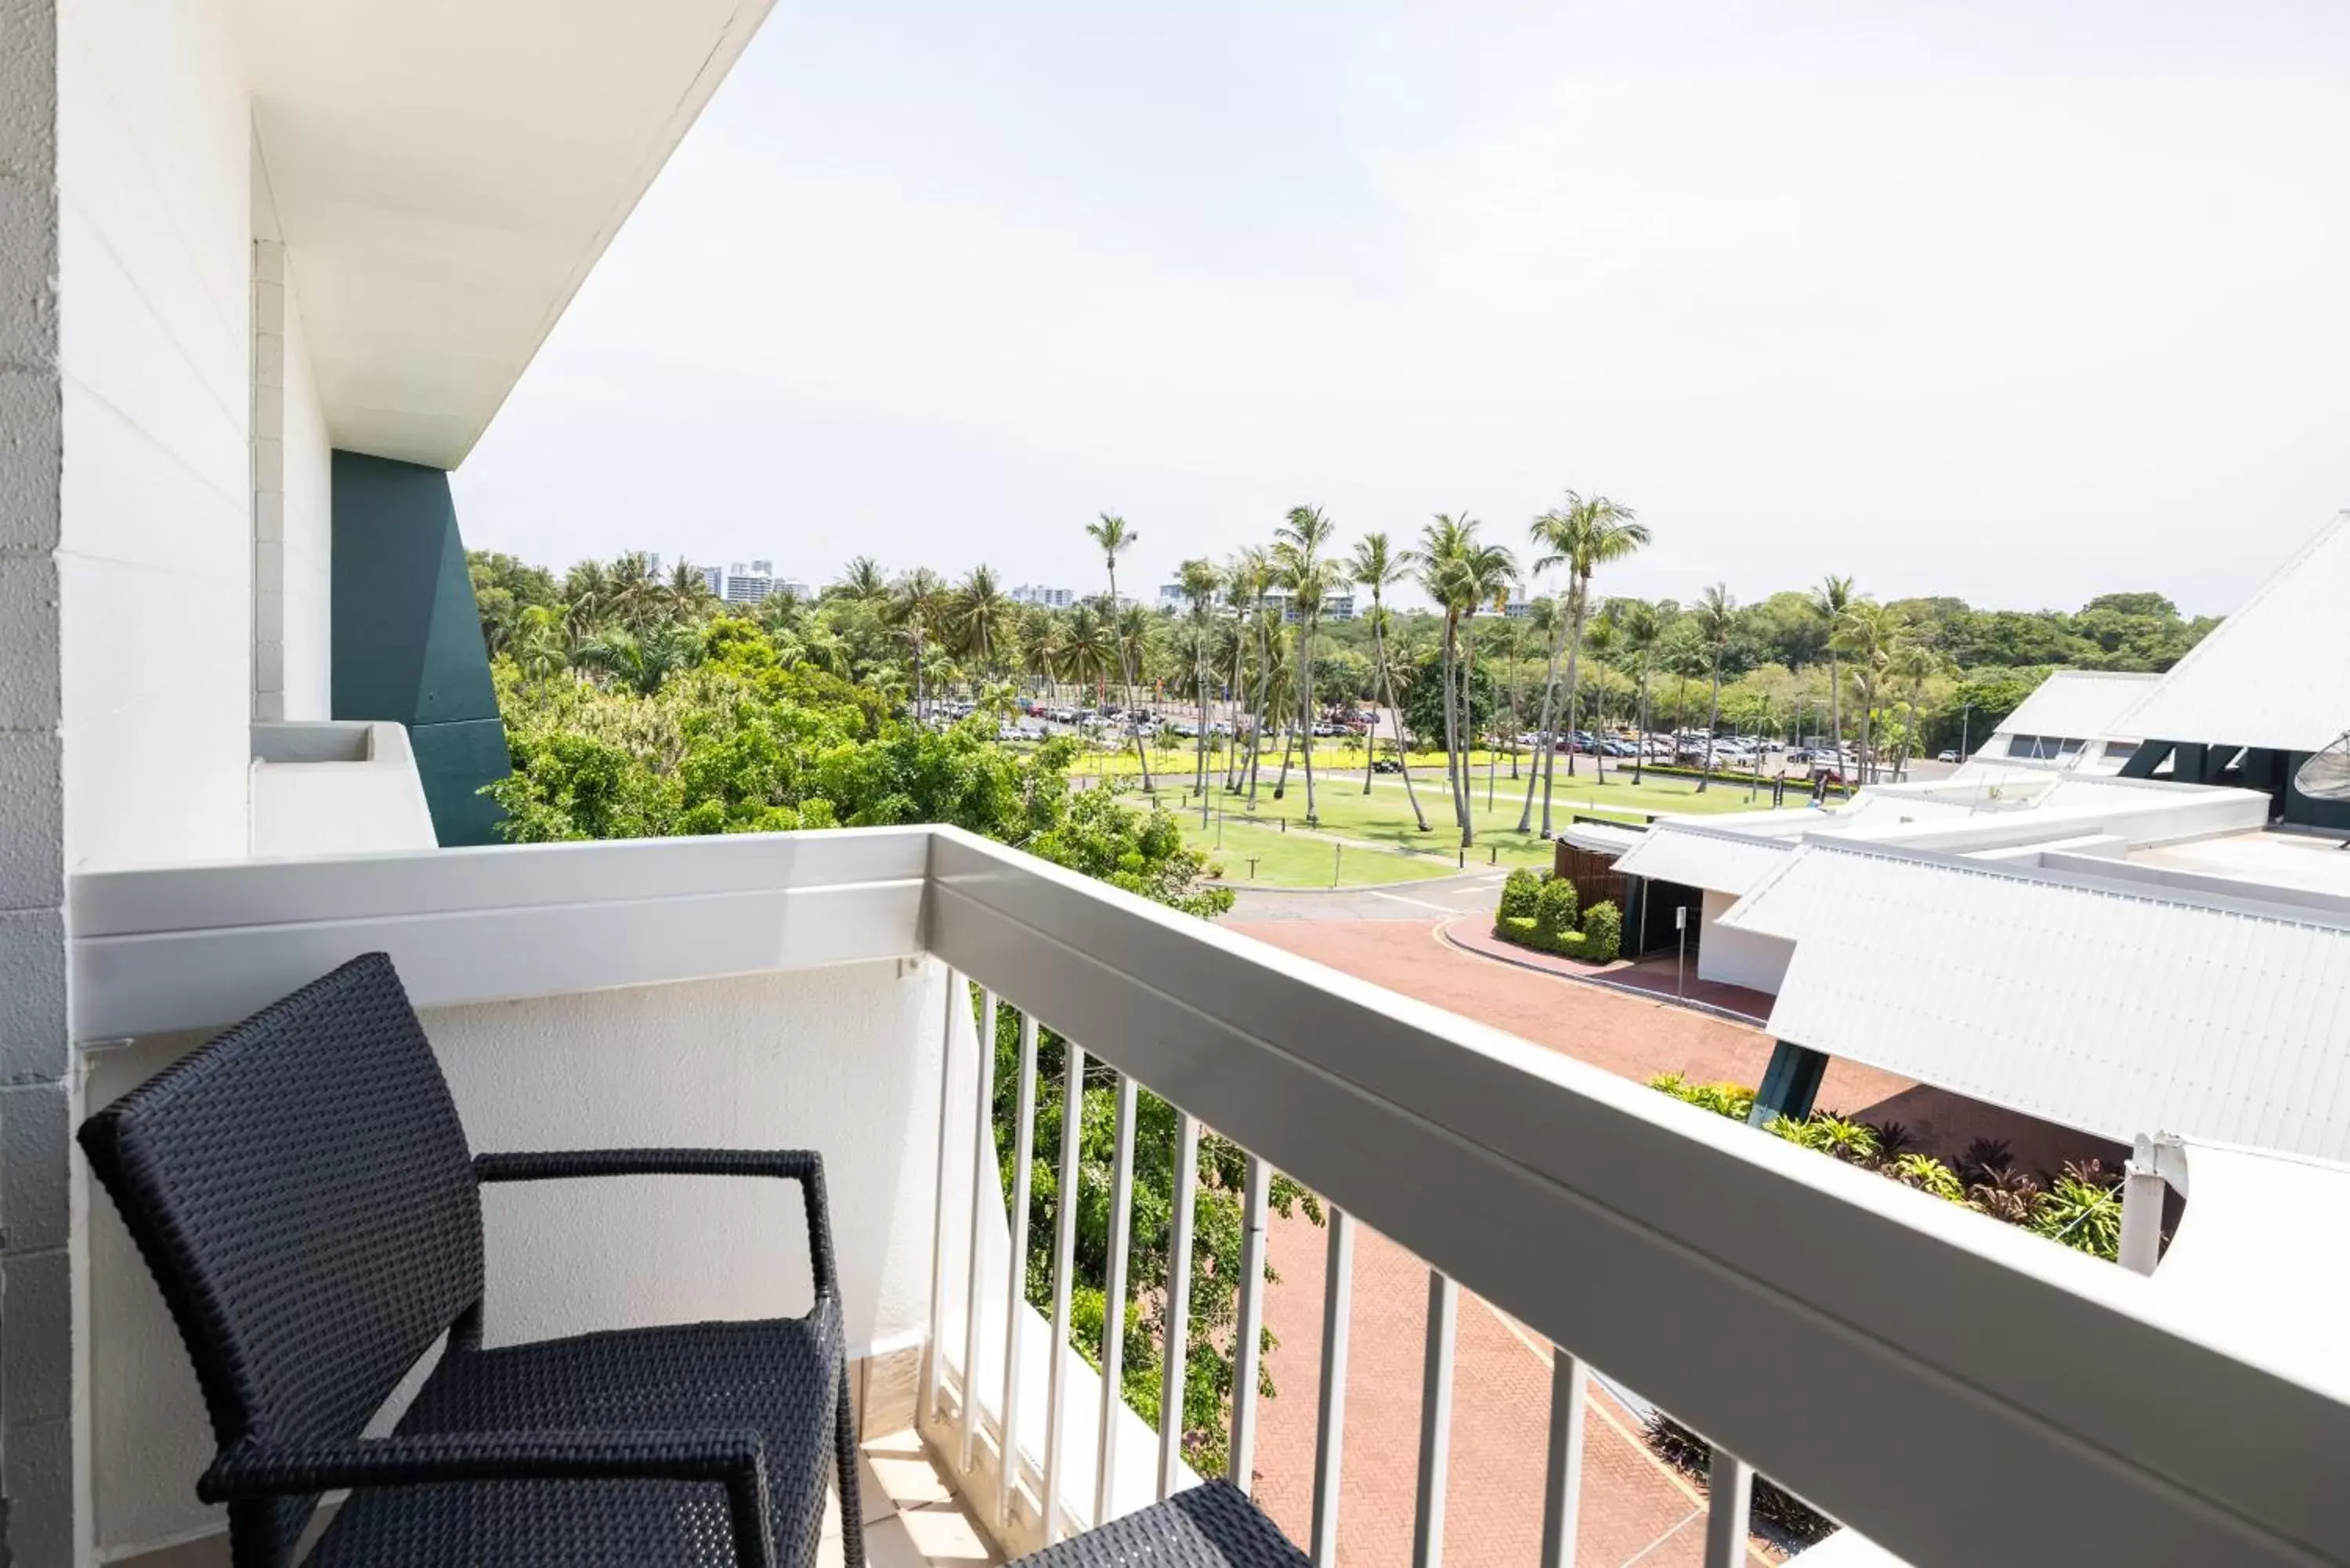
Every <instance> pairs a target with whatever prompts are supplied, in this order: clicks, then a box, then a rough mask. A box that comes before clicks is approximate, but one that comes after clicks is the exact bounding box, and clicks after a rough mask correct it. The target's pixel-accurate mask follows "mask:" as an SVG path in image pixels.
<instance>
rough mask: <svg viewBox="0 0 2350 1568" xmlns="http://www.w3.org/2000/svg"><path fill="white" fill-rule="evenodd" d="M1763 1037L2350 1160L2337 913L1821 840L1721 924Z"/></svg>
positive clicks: (1990, 1093)
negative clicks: (1753, 945) (1762, 1002)
mask: <svg viewBox="0 0 2350 1568" xmlns="http://www.w3.org/2000/svg"><path fill="white" fill-rule="evenodd" d="M1723 921H1724V923H1725V924H1728V925H1731V926H1733V927H1736V928H1738V929H1745V930H1749V931H1754V932H1758V933H1761V934H1763V935H1767V936H1775V937H1780V938H1783V939H1786V940H1793V941H1794V944H1795V950H1794V960H1793V961H1792V962H1791V963H1790V964H1789V966H1788V969H1787V974H1786V979H1785V981H1784V983H1783V985H1782V987H1781V989H1780V992H1779V994H1778V999H1777V1002H1775V1004H1774V1005H1773V1009H1772V1012H1771V1023H1770V1028H1771V1032H1772V1033H1773V1034H1776V1035H1777V1036H1779V1037H1780V1038H1781V1039H1783V1040H1789V1041H1793V1042H1794V1043H1796V1044H1803V1045H1807V1046H1810V1047H1812V1048H1813V1049H1814V1050H1818V1051H1825V1052H1826V1053H1828V1054H1832V1055H1836V1056H1849V1057H1851V1058H1852V1059H1854V1060H1855V1061H1859V1062H1866V1063H1867V1064H1871V1065H1873V1066H1877V1067H1882V1068H1885V1069H1887V1071H1889V1072H1895V1073H1899V1074H1902V1075H1905V1076H1908V1077H1912V1078H1918V1079H1920V1080H1923V1081H1925V1082H1928V1083H1931V1084H1935V1085H1940V1086H1942V1087H1944V1088H1948V1089H1951V1090H1954V1091H1956V1092H1958V1093H1960V1094H1962V1095H1968V1096H1972V1097H1974V1098H1978V1099H1981V1100H1986V1101H1989V1102H1991V1103H1992V1104H1996V1105H2004V1106H2011V1107H2012V1108H2014V1109H2017V1110H2021V1111H2024V1112H2026V1113H2028V1114H2030V1115H2033V1116H2042V1117H2044V1118H2046V1119H2048V1120H2050V1121H2054V1122H2059V1123H2062V1124H2064V1126H2067V1127H2078V1128H2080V1129H2082V1130H2083V1131H2085V1132H2091V1133H2095V1134H2097V1135H2099V1136H2101V1137H2110V1138H2114V1139H2116V1140H2121V1141H2126V1140H2128V1139H2130V1138H2132V1137H2136V1136H2137V1134H2138V1133H2141V1132H2144V1131H2147V1130H2148V1129H2150V1128H2152V1129H2160V1130H2162V1131H2166V1132H2175V1133H2178V1134H2182V1135H2184V1136H2187V1137H2195V1138H2202V1139H2207V1140H2214V1141H2220V1142H2229V1143H2241V1144H2248V1145H2253V1146H2257V1147H2263V1148H2273V1149H2282V1150H2288V1151H2292V1152H2295V1153H2302V1154H2311V1155H2316V1156H2320V1157H2322V1158H2332V1159H2339V1158H2345V1156H2350V1070H2345V1069H2350V914H2345V913H2344V912H2341V911H2338V910H2330V909H2315V908H2310V907H2300V908H2293V907H2287V906H2282V905H2263V904H2260V903H2256V902H2252V901H2251V900H2249V899H2245V898H2226V897H2222V896H2218V895H2213V894H2209V893H2201V892H2188V891H2182V890H2181V889H2179V888H2175V887H2170V886H2152V885H2148V884H2147V883H2144V882H2139V883H2137V884H2135V885H2133V884H2132V882H2131V881H2130V880H2129V878H2128V877H2127V876H2126V873H2125V872H2123V871H2122V869H2121V868H2119V867H2116V874H2115V875H2114V876H2113V877H2111V878H2103V877H2092V876H2085V875H2080V874H2077V873H2074V872H2069V871H2068V872H2067V873H2064V874H2058V873H2054V872H2049V871H2043V870H2040V869H2038V868H2029V869H2027V868H2022V867H2015V866H2012V865H2006V864H2001V863H1997V862H1984V861H1981V860H1968V859H1960V858H1953V857H1948V856H1941V855H1935V854H1931V853H1927V852H1920V851H1916V850H1908V849H1898V848H1887V847H1882V846H1860V845H1854V844H1849V843H1838V842H1835V841H1814V842H1811V843H1807V844H1805V845H1804V846H1803V847H1802V848H1801V849H1799V850H1798V851H1797V852H1796V853H1795V854H1794V855H1793V856H1792V857H1788V858H1787V860H1786V862H1785V864H1784V865H1783V867H1781V869H1780V870H1779V872H1778V873H1777V874H1776V875H1775V876H1773V877H1768V878H1767V879H1765V880H1763V882H1761V883H1760V884H1758V885H1757V886H1756V888H1754V890H1753V891H1752V892H1751V893H1749V894H1748V895H1747V896H1746V898H1744V899H1742V901H1741V902H1740V903H1739V904H1738V905H1736V906H1735V907H1734V908H1732V909H1731V910H1730V911H1728V913H1727V914H1726V915H1725V916H1724V917H1723Z"/></svg>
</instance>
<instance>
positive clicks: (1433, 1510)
mask: <svg viewBox="0 0 2350 1568" xmlns="http://www.w3.org/2000/svg"><path fill="white" fill-rule="evenodd" d="M1460 1324H1461V1287H1460V1286H1459V1285H1458V1284H1455V1283H1454V1282H1452V1281H1451V1280H1448V1279H1446V1278H1445V1277H1444V1276H1443V1275H1442V1274H1440V1273H1439V1272H1437V1271H1435V1270H1434V1269H1430V1271H1429V1272H1428V1355H1427V1364H1426V1366H1425V1368H1424V1369H1423V1371H1422V1372H1421V1374H1420V1380H1419V1492H1418V1494H1417V1498H1416V1501H1415V1503H1414V1512H1413V1516H1412V1531H1411V1563H1412V1568H1436V1565H1437V1564H1438V1563H1441V1562H1443V1561H1444V1492H1445V1482H1446V1480H1447V1479H1448V1473H1449V1470H1450V1468H1451V1449H1452V1357H1453V1347H1454V1344H1455V1342H1456V1339H1457V1337H1458V1334H1459V1330H1460Z"/></svg>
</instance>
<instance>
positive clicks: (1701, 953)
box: [1697, 890, 1795, 996]
mask: <svg viewBox="0 0 2350 1568" xmlns="http://www.w3.org/2000/svg"><path fill="white" fill-rule="evenodd" d="M1736 902H1738V896H1737V895H1736V894H1734V893H1716V892H1713V891H1711V890H1708V892H1707V893H1706V896H1705V910H1704V915H1703V919H1704V922H1705V934H1704V940H1702V941H1700V943H1699V944H1698V950H1697V977H1698V979H1700V980H1714V981H1721V982H1722V983H1723V984H1725V985H1742V986H1745V987H1746V988H1747V989H1748V990H1750V991H1761V992H1769V993H1770V994H1772V995H1773V996H1776V995H1777V994H1778V992H1779V987H1780V985H1781V984H1783V982H1784V981H1785V980H1786V978H1787V964H1788V962H1789V961H1790V960H1792V959H1794V956H1795V944H1794V943H1793V942H1791V941H1785V940H1781V939H1780V938H1778V937H1766V936H1763V935H1762V934H1760V933H1759V932H1755V931H1742V930H1739V929H1736V928H1735V927H1731V926H1725V925H1721V924H1720V923H1719V922H1720V920H1721V917H1722V916H1723V915H1724V914H1725V913H1727V912H1728V911H1729V909H1730V907H1731V905H1732V904H1735V903H1736Z"/></svg>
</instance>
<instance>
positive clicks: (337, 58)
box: [230, 0, 771, 468]
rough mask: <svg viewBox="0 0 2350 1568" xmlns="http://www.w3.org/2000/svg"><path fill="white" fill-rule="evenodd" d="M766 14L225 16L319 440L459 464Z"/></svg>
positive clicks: (668, 4)
mask: <svg viewBox="0 0 2350 1568" xmlns="http://www.w3.org/2000/svg"><path fill="white" fill-rule="evenodd" d="M770 4H771V0H658V3H649V0H404V3H402V4H400V5H384V4H381V3H380V0H231V6H230V8H231V11H232V14H233V15H234V17H235V24H236V36H237V46H238V50H239V54H240V57H241V58H242V60H243V62H244V70H245V75H246V79H247V83H248V86H249V87H250V88H251V91H252V96H253V116H254V124H255V134H256V136H257V137H258V139H259V142H260V151H261V159H262V161H263V164H264V165H265V177H266V179H267V182H268V192H267V194H268V197H269V199H270V202H271V203H272V204H273V205H274V208H275V226H276V231H277V233H278V234H279V235H281V236H282V237H283V239H284V240H285V242H286V248H287V254H288V257H289V260H290V264H291V271H292V274H293V276H294V280H295V288H296V297H297V299H298V301H299V305H300V308H301V311H302V318H303V327H304V331H305V333H306V335H307V339H308V344H309V352H310V360H311V365H312V369H313V371H314V373H315V374H316V376H317V384H318V389H319V396H320V400H321V401H322V403H323V404H324V410H325V414H326V420H327V429H328V436H329V439H331V440H332V441H333V442H334V444H336V445H337V446H338V447H343V448H347V449H349V450H352V451H357V452H371V453H374V454H376V455H379V456H383V457H395V458H400V459H404V460H407V461H409V462H421V463H429V464H431V465H432V466H434V467H439V468H450V467H454V466H455V465H456V464H457V463H458V462H460V461H462V460H463V457H464V456H465V454H466V452H469V451H470V450H472V448H473V442H474V441H476V440H478V439H479V438H480V436H481V433H482V431H483V429H484V426H486V425H487V424H488V423H489V421H490V418H491V416H492V415H493V414H494V413H495V412H496V411H497V409H498V406H499V404H500V403H502V402H503V401H504V400H505V396H506V393H507V392H508V391H509V390H510V389H512V388H513V386H514V384H515V380H516V379H517V378H519V377H520V376H521V374H522V372H523V369H524V368H525V366H527V365H528V364H529V363H530V361H531V358H532V357H533V356H534V355H535V354H536V353H537V351H538V346H539V344H540V343H541V342H543V341H544V340H545V338H546V334H547V332H548V330H549V329H550V328H552V327H554V325H555V322H556V317H559V316H561V315H562V313H563V309H564V306H566V305H567V304H568V303H569V301H570V299H571V296H572V295H573V294H574V293H575V292H576V291H577V288H578V287H579V285H580V282H581V280H582V279H584V278H585V277H586V276H587V271H588V269H589V268H590V267H592V266H594V265H595V264H596V259H597V258H598V256H599V255H601V254H603V251H604V247H605V246H606V245H607V244H609V243H610V241H611V238H612V236H613V234H615V233H617V232H618V230H619V226H620V224H621V223H622V222H623V221H624V220H625V219H626V218H627V217H628V215H629V211H630V210H631V209H632V208H634V207H635V205H636V203H637V201H638V199H639V197H640V196H642V195H643V194H644V192H645V190H646V188H647V187H648V186H649V185H650V183H651V182H652V179H653V176H654V174H656V173H657V172H658V171H660V167H661V165H662V163H663V162H664V161H667V159H668V157H669V155H670V153H671V151H673V150H674V149H675V148H676V146H677V144H678V142H679V140H680V139H681V138H682V137H683V136H684V134H685V130H686V128H687V127H688V126H690V125H691V124H692V123H693V119H694V117H695V116H696V115H697V114H699V113H700V112H701V110H702V105H703V104H705V103H706V102H708V101H709V99H710V95H711V93H712V91H713V90H715V88H717V86H718V83H719V82H720V81H721V80H722V79H723V78H724V77H725V75H726V72H727V70H728V69H729V68H730V67H732V66H733V63H734V61H735V59H736V58H737V57H739V56H740V55H741V53H742V51H743V46H744V45H745V44H747V43H748V42H749V41H750V38H751V36H752V34H753V33H754V32H755V31H756V30H757V28H758V26H759V23H760V22H761V21H762V20H763V19H764V16H765V15H766V13H767V9H768V6H769V5H770Z"/></svg>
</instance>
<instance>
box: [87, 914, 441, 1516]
mask: <svg viewBox="0 0 2350 1568" xmlns="http://www.w3.org/2000/svg"><path fill="white" fill-rule="evenodd" d="M81 1144H82V1147H83V1148H84V1149H85V1150H86V1151H87V1152H88V1156H89V1162H90V1167H91V1168H92V1169H93V1170H95V1171H96V1172H97V1174H98V1177H99V1180H100V1181H102V1182H104V1183H105V1185H106V1189H107V1191H108V1192H109V1193H110V1194H111V1195H112V1196H113V1199H114V1202H115V1205H116V1207H117V1208H118V1209H120V1210H121V1212H122V1217H123V1220H124V1222H125V1223H126V1224H127V1225H128V1227H129V1229H130V1233H131V1236H132V1237H133V1238H134V1239H135V1240H136V1241H137V1242H138V1244H139V1250H140V1253H141V1254H142V1255H143V1256H144V1257H145V1258H146V1260H147V1266H148V1267H149V1268H150V1269H151V1270H152V1271H153V1272H154V1274H155V1279H156V1282H158V1283H159V1284H160V1285H161V1287H162V1291H163V1297H164V1300H165V1301H166V1302H167V1303H170V1306H171V1309H172V1316H173V1317H174V1318H175V1319H176V1320H178V1323H179V1326H180V1333H181V1335H182V1337H183V1338H184V1339H185V1340H186V1341H187V1345H188V1354H189V1356H190V1358H191V1359H192V1360H193V1361H194V1363H195V1367H196V1376H197V1380H198V1381H199V1382H200V1383H201V1384H202V1385H203V1395H204V1403H205V1406H206V1407H207V1408H208V1409H209V1410H210V1412H211V1415H212V1422H213V1436H214V1437H215V1438H217V1439H218V1441H219V1442H220V1443H221V1445H222V1446H223V1447H224V1448H225V1447H227V1446H228V1445H230V1444H232V1443H234V1442H237V1441H239V1440H240V1439H242V1438H246V1437H249V1436H250V1437H258V1438H264V1439H265V1440H269V1441H288V1440H303V1439H311V1440H316V1439H324V1438H353V1437H357V1436H359V1433H360V1431H361V1429H362V1428H364V1427H365V1425H366V1423H367V1420H368V1418H369V1417H370V1416H371V1415H373V1414H374V1413H375V1411H376V1410H377V1409H378V1408H379V1407H380V1406H381V1405H382V1404H383V1402H384V1400H385V1399H386V1398H387V1397H390V1394H391V1392H392V1390H393V1388H394V1387H396V1386H398V1384H399V1382H400V1377H401V1376H402V1375H404V1374H405V1373H406V1372H407V1371H408V1369H409V1368H410V1367H411V1366H414V1365H415V1364H416V1362H417V1361H418V1360H419V1359H420V1358H421V1356H422V1355H424V1353H425V1352H426V1351H428V1350H430V1349H431V1348H432V1345H433V1343H434V1341H435V1340H436V1339H438V1338H439V1336H440V1335H441V1334H442V1332H443V1331H445V1330H447V1329H448V1328H449V1327H450V1325H451V1324H452V1323H454V1322H456V1321H457V1320H458V1319H459V1318H461V1317H463V1316H464V1315H465V1314H468V1313H469V1312H472V1311H473V1310H474V1309H475V1308H477V1306H478V1304H479V1303H480V1301H481V1295H482V1215H481V1199H480V1192H479V1189H478V1187H477V1185H476V1183H475V1181H474V1179H473V1157H472V1154H471V1152H470V1151H469V1150H468V1148H467V1147H466V1144H465V1133H464V1128H463V1126H462V1125H460V1123H459V1122H458V1119H457V1107H456V1104H455V1102H454V1101H452V1099H451V1098H450V1096H449V1086H448V1084H447V1083H446V1081H445V1080H443V1079H442V1075H441V1069H440V1064H438V1063H437V1062H435V1061H434V1060H433V1056H432V1046H431V1045H430V1044H427V1043H426V1041H425V1038H424V1032H423V1030H422V1029H421V1027H420V1026H419V1025H418V1023H417V1022H416V1014H415V1012H414V1011H413V1010H412V1009H411V1007H410V1006H409V1003H408V994H407V992H405V991H403V990H402V989H401V987H400V977H399V975H398V974H397V973H395V972H394V971H393V970H392V967H391V961H390V959H389V958H387V957H386V956H384V955H383V954H381V953H369V954H368V955H367V956H365V957H364V958H359V959H354V960H352V961H350V962H349V963H347V964H345V965H344V966H343V967H342V968H340V969H338V970H337V971H334V973H332V974H330V975H328V976H327V977H325V978H324V979H322V980H318V981H313V982H311V983H310V984H308V985H307V986H304V987H303V988H302V989H301V990H300V991H297V992H295V993H294V994H293V995H291V996H289V997H286V999H285V1000H284V1001H282V1002H276V1004H274V1005H272V1006H270V1007H268V1008H265V1009H264V1010H263V1011H262V1012H258V1013H255V1015H254V1016H253V1017H251V1018H249V1019H247V1020H245V1021H244V1023H240V1024H238V1025H237V1026H236V1027H235V1028H234V1029H231V1030H230V1031H228V1033H224V1034H223V1035H221V1036H220V1037H219V1038H218V1039H216V1040H213V1042H211V1043H210V1044H207V1045H205V1046H203V1048H202V1049H200V1050H198V1051H196V1052H195V1053H194V1054H192V1055H189V1056H187V1057H185V1058H183V1059H182V1060H181V1061H180V1062H178V1063H176V1064H173V1065H172V1066H171V1067H169V1068H167V1069H165V1070H164V1071H163V1072H161V1073H160V1074H158V1075H156V1076H154V1077H153V1078H151V1079H149V1080H148V1081H147V1082H146V1083H144V1084H142V1085H140V1086H139V1087H138V1088H135V1089H133V1090H131V1091H130V1093H129V1094H127V1095H125V1096H122V1097H121V1098H120V1099H119V1100H117V1101H115V1102H114V1103H113V1104H112V1105H110V1106H107V1107H106V1108H105V1109H104V1110H101V1111H99V1113H98V1114H97V1115H96V1116H91V1117H90V1118H89V1119H88V1121H87V1122H85V1123H84V1124H83V1126H82V1128H81ZM315 1501H316V1500H315V1499H298V1500H294V1501H290V1502H286V1503H278V1504H268V1505H262V1506H261V1507H260V1508H259V1509H257V1510H256V1511H255V1517H250V1518H248V1517H239V1518H236V1519H234V1520H233V1526H234V1532H235V1533H237V1534H238V1535H239V1536H244V1534H246V1532H247V1531H248V1530H249V1529H251V1528H254V1527H255V1526H259V1527H263V1528H264V1529H265V1533H267V1534H269V1535H272V1536H275V1537H276V1541H275V1542H273V1543H271V1544H272V1545H274V1547H275V1550H274V1551H266V1552H265V1556H264V1557H263V1560H267V1557H269V1556H276V1555H279V1554H282V1553H283V1552H286V1550H288V1549H290V1547H291V1545H292V1543H293V1542H294V1540H295V1538H296V1536H298V1535H299V1534H300V1532H301V1530H302V1526H303V1524H304V1522H305V1521H307V1518H308V1516H309V1513H310V1511H311V1509H312V1507H313V1506H314V1504H315ZM239 1512H240V1514H242V1510H240V1511H239ZM255 1544H260V1543H258V1542H244V1541H240V1542H239V1546H240V1551H239V1561H240V1562H243V1561H245V1560H246V1555H247V1551H248V1550H249V1547H250V1546H251V1545H255Z"/></svg>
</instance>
